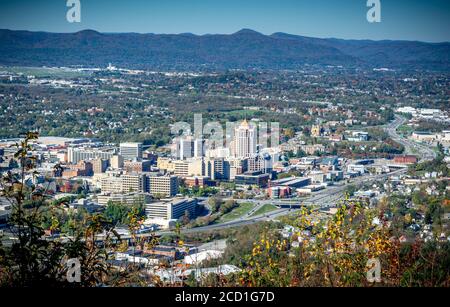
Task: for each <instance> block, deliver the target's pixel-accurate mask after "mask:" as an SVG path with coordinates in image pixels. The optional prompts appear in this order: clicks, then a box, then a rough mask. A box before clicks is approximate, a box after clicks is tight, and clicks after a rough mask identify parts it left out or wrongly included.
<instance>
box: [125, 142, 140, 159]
mask: <svg viewBox="0 0 450 307" xmlns="http://www.w3.org/2000/svg"><path fill="white" fill-rule="evenodd" d="M120 155H121V156H122V157H123V158H124V160H135V159H138V160H139V159H142V143H120Z"/></svg>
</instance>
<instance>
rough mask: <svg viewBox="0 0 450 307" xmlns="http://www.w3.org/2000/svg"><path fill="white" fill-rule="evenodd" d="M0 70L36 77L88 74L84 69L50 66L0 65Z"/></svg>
mask: <svg viewBox="0 0 450 307" xmlns="http://www.w3.org/2000/svg"><path fill="white" fill-rule="evenodd" d="M0 71H6V72H10V73H15V74H24V75H26V76H30V75H31V76H35V77H38V78H45V77H48V78H77V77H86V76H89V72H85V71H76V70H72V69H67V68H51V67H15V66H14V67H0Z"/></svg>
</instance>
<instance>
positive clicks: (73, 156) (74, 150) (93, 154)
mask: <svg viewBox="0 0 450 307" xmlns="http://www.w3.org/2000/svg"><path fill="white" fill-rule="evenodd" d="M115 152H116V148H114V147H105V148H93V147H83V148H78V147H69V148H68V149H67V161H68V162H69V163H71V164H77V163H78V162H80V161H89V160H95V159H104V160H109V159H111V158H112V157H113V156H114V154H115Z"/></svg>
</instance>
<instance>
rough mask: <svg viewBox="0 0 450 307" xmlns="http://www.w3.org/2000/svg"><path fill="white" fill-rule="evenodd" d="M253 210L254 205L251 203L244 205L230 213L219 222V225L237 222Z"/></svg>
mask: <svg viewBox="0 0 450 307" xmlns="http://www.w3.org/2000/svg"><path fill="white" fill-rule="evenodd" d="M252 208H253V204H251V203H242V204H240V205H239V207H237V208H235V209H233V210H232V211H231V212H228V213H226V214H224V215H222V217H221V218H220V219H219V220H218V222H219V223H224V222H229V221H232V220H236V219H238V218H240V217H241V216H243V215H244V214H246V213H247V212H249V211H250V210H251V209H252Z"/></svg>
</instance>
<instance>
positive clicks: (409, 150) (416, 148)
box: [385, 115, 436, 162]
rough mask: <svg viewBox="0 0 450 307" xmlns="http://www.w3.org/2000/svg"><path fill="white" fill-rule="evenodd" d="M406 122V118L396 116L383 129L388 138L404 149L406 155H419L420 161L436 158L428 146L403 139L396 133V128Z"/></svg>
mask: <svg viewBox="0 0 450 307" xmlns="http://www.w3.org/2000/svg"><path fill="white" fill-rule="evenodd" d="M405 122H406V118H404V117H402V116H399V115H396V116H395V120H394V121H393V122H391V123H390V124H388V125H387V126H386V127H385V130H386V132H387V133H388V134H389V136H390V137H391V138H392V139H393V140H394V141H396V142H397V143H399V144H402V145H403V146H404V147H405V153H406V154H413V155H417V154H418V155H419V159H420V161H422V162H423V161H430V160H433V159H435V158H436V152H435V151H434V150H433V149H432V148H431V147H429V146H426V145H423V144H419V143H417V142H414V141H411V140H408V139H405V138H403V137H401V136H400V135H399V134H398V133H397V129H398V127H400V126H401V125H403V124H404V123H405Z"/></svg>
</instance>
